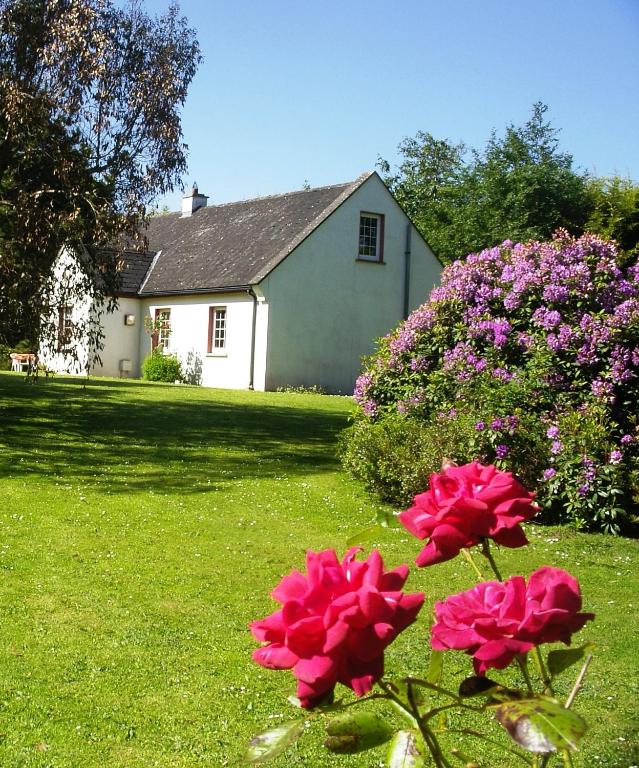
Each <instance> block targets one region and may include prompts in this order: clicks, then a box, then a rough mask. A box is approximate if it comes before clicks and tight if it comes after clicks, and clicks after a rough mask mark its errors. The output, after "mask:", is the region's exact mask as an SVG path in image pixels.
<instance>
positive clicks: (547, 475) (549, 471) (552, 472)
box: [543, 467, 557, 480]
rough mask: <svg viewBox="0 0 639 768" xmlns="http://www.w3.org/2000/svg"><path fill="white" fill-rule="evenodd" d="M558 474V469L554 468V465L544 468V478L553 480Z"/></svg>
mask: <svg viewBox="0 0 639 768" xmlns="http://www.w3.org/2000/svg"><path fill="white" fill-rule="evenodd" d="M556 474H557V470H556V469H553V467H549V468H548V469H544V475H543V477H544V480H551V479H552V478H553V477H554V476H555V475H556Z"/></svg>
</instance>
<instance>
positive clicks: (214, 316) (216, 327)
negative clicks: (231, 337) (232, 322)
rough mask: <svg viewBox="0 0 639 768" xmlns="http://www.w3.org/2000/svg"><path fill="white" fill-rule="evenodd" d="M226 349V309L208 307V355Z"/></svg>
mask: <svg viewBox="0 0 639 768" xmlns="http://www.w3.org/2000/svg"><path fill="white" fill-rule="evenodd" d="M225 349H226V307H209V343H208V353H209V354H215V353H216V352H223V351H224V350H225Z"/></svg>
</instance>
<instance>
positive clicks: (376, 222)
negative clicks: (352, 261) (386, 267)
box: [357, 213, 384, 261]
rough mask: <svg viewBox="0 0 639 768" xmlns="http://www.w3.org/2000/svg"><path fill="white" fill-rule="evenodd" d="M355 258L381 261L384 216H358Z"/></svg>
mask: <svg viewBox="0 0 639 768" xmlns="http://www.w3.org/2000/svg"><path fill="white" fill-rule="evenodd" d="M357 257H358V258H359V259H362V260H363V261H383V258H384V216H383V215H382V214H381V213H361V214H360V217H359V251H358V256H357Z"/></svg>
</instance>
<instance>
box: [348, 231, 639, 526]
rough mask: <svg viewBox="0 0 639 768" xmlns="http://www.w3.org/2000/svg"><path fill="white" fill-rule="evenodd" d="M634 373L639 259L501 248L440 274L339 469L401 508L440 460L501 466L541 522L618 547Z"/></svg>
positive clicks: (368, 398) (374, 382)
mask: <svg viewBox="0 0 639 768" xmlns="http://www.w3.org/2000/svg"><path fill="white" fill-rule="evenodd" d="M638 373H639V267H638V266H637V265H636V258H635V259H634V260H632V261H630V260H629V257H627V256H624V255H623V254H621V253H619V252H618V251H617V249H616V247H615V245H614V244H613V243H612V242H607V241H605V240H602V239H600V238H598V237H595V236H592V235H584V236H582V237H581V238H578V239H575V238H572V237H570V236H569V235H568V234H567V233H565V232H563V231H560V232H558V233H557V235H556V236H555V238H554V239H553V240H552V241H551V242H547V243H537V242H534V243H529V244H527V245H521V244H517V245H514V244H513V243H511V242H509V241H506V242H505V243H503V244H502V245H501V246H500V247H496V248H491V249H489V250H485V251H482V252H481V253H479V254H472V255H470V256H469V257H468V258H467V259H466V260H465V261H457V262H455V263H454V264H451V265H450V266H449V267H446V269H445V270H444V272H443V275H442V282H441V286H440V287H438V288H436V289H435V290H434V291H433V292H432V293H431V296H430V299H429V301H428V302H427V303H426V304H424V305H423V306H422V307H420V308H419V309H417V310H416V311H415V312H413V314H412V315H410V317H409V318H408V319H407V320H406V321H404V322H403V323H402V324H401V325H400V326H399V327H398V328H397V329H396V330H395V331H394V332H392V333H391V334H389V335H388V336H386V337H385V338H383V339H382V340H381V341H380V342H379V345H378V352H377V354H376V355H375V356H373V357H372V358H370V359H369V361H368V363H367V365H366V368H365V370H364V372H363V373H362V375H361V376H360V377H359V379H358V381H357V384H356V387H355V399H356V401H357V403H358V404H359V406H360V409H359V414H358V416H357V417H356V421H355V424H354V425H353V426H352V427H351V428H350V430H349V431H348V433H347V434H346V436H345V438H344V441H343V456H344V461H345V464H346V466H347V467H348V469H349V470H350V471H351V472H352V473H353V474H355V475H356V476H357V477H359V478H361V479H363V480H364V481H365V482H366V483H367V484H368V485H369V487H371V488H374V489H375V490H377V491H378V492H379V493H380V494H381V495H382V496H383V497H384V498H386V499H389V500H392V501H394V502H397V503H405V502H407V501H408V500H409V497H410V496H411V495H412V494H414V493H417V492H418V491H419V489H420V488H422V487H423V486H424V477H425V475H427V474H428V473H430V472H432V471H435V470H437V469H438V468H439V466H440V464H441V461H442V459H443V458H448V459H451V460H457V461H462V462H464V461H468V460H469V459H471V458H477V459H479V460H481V461H483V462H494V463H495V464H497V465H498V466H499V467H501V468H503V469H509V470H512V471H513V472H515V473H516V474H518V475H519V476H521V477H522V478H523V480H524V482H525V483H526V484H527V485H529V486H531V487H534V488H536V490H537V493H538V498H539V501H540V504H541V505H542V508H543V514H542V517H544V518H545V519H546V520H558V519H566V518H568V519H570V520H572V521H574V522H575V523H577V524H578V525H579V526H580V527H590V528H596V529H601V530H607V531H610V532H617V531H619V529H620V525H621V524H623V523H625V522H628V521H630V519H631V518H632V515H633V512H634V510H635V505H636V496H637V495H638V493H639V491H638V487H637V471H636V469H637V466H636V465H637V456H638V451H637V448H638V447H639V445H638V444H639V432H638V427H637V412H636V403H637V396H638V395H639V379H638V376H637V374H638ZM382 454H383V455H382ZM397 466H399V467H400V468H401V470H400V471H401V478H396V477H394V476H392V473H391V472H390V471H387V468H390V467H397ZM633 497H634V500H633Z"/></svg>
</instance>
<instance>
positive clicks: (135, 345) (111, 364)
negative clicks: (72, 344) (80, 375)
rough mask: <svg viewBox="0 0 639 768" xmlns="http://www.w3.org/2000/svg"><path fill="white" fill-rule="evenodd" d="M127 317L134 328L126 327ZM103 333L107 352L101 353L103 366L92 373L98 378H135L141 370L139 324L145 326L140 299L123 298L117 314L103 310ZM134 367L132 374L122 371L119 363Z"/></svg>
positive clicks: (104, 350)
mask: <svg viewBox="0 0 639 768" xmlns="http://www.w3.org/2000/svg"><path fill="white" fill-rule="evenodd" d="M126 315H132V316H133V318H134V324H133V325H125V324H124V318H125V316H126ZM101 320H102V329H103V332H104V349H103V350H102V351H101V352H100V359H101V360H102V365H96V366H94V368H93V370H92V371H91V372H92V373H93V374H95V375H96V376H120V377H121V378H123V379H125V378H135V377H137V376H138V371H139V367H140V333H139V331H140V324H141V323H143V322H144V318H143V315H142V303H141V301H140V299H135V298H129V297H120V298H119V299H118V306H117V309H115V311H114V312H107V311H106V310H104V311H103V312H102V316H101ZM121 360H128V361H130V363H131V368H130V370H129V371H122V370H120V361H121Z"/></svg>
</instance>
